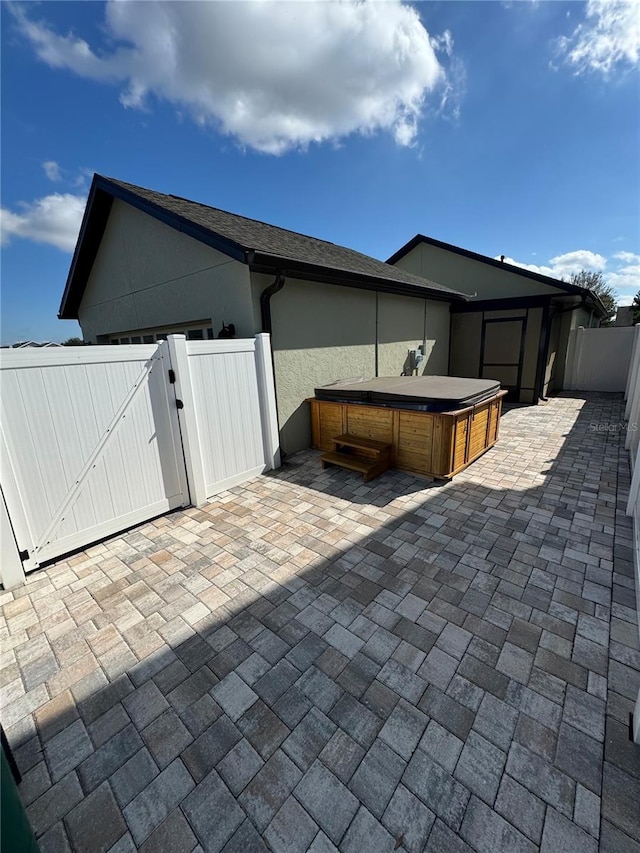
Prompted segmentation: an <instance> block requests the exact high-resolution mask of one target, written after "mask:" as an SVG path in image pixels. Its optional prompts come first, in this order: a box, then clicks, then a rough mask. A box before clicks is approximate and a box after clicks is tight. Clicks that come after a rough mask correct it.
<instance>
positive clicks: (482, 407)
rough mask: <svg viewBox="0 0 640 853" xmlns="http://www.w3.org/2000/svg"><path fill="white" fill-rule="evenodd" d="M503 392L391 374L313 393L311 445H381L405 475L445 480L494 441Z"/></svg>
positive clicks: (483, 383) (457, 380)
mask: <svg viewBox="0 0 640 853" xmlns="http://www.w3.org/2000/svg"><path fill="white" fill-rule="evenodd" d="M506 393H507V392H506V391H501V390H500V384H499V383H498V382H495V381H493V380H487V379H465V378H461V377H457V376H389V377H377V378H375V379H347V380H339V381H337V382H333V383H331V384H330V385H324V386H322V387H320V388H316V389H315V397H313V398H311V399H310V400H309V401H308V402H309V403H310V406H311V430H312V442H313V446H314V447H316V448H318V449H319V450H325V451H332V450H333V449H334V439H335V438H336V437H337V436H340V435H353V436H358V437H360V438H369V439H374V440H375V441H382V442H386V443H388V444H390V445H391V447H392V464H393V465H394V467H396V468H400V469H401V470H403V471H410V472H412V473H417V474H425V475H428V476H430V477H434V478H436V479H450V478H451V477H453V475H454V474H457V473H458V471H461V470H462V469H463V468H465V467H466V466H467V465H469V464H470V463H471V462H473V461H474V460H475V459H477V458H478V457H479V456H481V455H482V454H483V453H484V452H485V451H486V450H488V449H489V448H490V447H492V446H493V445H494V444H495V443H496V441H497V440H498V428H499V423H500V415H501V412H502V398H503V397H504V396H505V395H506Z"/></svg>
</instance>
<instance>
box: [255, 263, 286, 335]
mask: <svg viewBox="0 0 640 853" xmlns="http://www.w3.org/2000/svg"><path fill="white" fill-rule="evenodd" d="M285 281H286V279H285V275H284V273H283V272H282V271H281V270H278V271H277V273H276V277H275V279H274V281H273V283H272V284H270V285H269V286H268V287H265V289H264V290H263V291H262V293H261V294H260V314H261V318H262V331H263V332H268V333H269V334H271V333H272V329H271V297H272V296H273V295H274V293H277V292H278V291H279V290H282V288H283V287H284V283H285Z"/></svg>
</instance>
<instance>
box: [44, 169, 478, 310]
mask: <svg viewBox="0 0 640 853" xmlns="http://www.w3.org/2000/svg"><path fill="white" fill-rule="evenodd" d="M114 198H117V199H120V200H121V201H124V202H126V203H127V204H130V205H132V206H133V207H135V208H137V209H138V210H141V211H143V212H144V213H146V214H148V215H149V216H152V217H154V218H155V219H157V220H159V221H160V222H164V223H165V224H166V225H169V226H170V227H171V228H175V229H176V230H177V231H181V232H182V233H184V234H187V235H189V236H190V237H193V238H194V239H196V240H199V241H200V242H202V243H205V244H207V245H209V246H212V247H213V248H215V249H218V250H219V251H221V252H223V253H224V254H226V255H229V256H230V257H232V258H234V259H235V260H237V261H240V262H241V263H244V264H247V265H248V266H249V267H250V269H252V270H254V271H256V272H276V271H281V272H283V273H284V274H285V275H287V276H289V277H292V278H305V279H312V280H315V281H323V282H327V283H330V284H343V285H348V286H351V287H363V288H368V289H374V290H384V291H388V292H393V293H401V294H405V295H410V296H422V297H428V298H430V299H441V300H442V299H444V300H447V301H452V300H467V299H468V296H467V295H466V294H464V293H459V292H458V291H456V290H453V289H452V288H449V287H444V286H443V285H440V284H436V283H435V282H433V281H429V280H428V279H425V278H422V277H421V276H417V275H413V274H412V273H408V272H405V271H404V270H401V269H398V268H396V267H392V266H391V265H389V264H387V263H385V262H384V261H379V260H377V259H376V258H372V257H370V256H369V255H364V254H362V253H361V252H356V251H354V250H353V249H348V248H346V247H345V246H338V245H337V244H335V243H329V242H328V241H326V240H319V239H317V238H316V237H308V236H307V235H305V234H298V233H297V232H295V231H289V230H287V229H286V228H278V227H277V226H275V225H269V224H268V223H266V222H259V221H258V220H256V219H248V218H247V217H245V216H239V215H237V214H235V213H228V212H227V211H225V210H219V209H218V208H215V207H209V206H208V205H206V204H200V203H198V202H195V201H189V199H185V198H180V197H179V196H174V195H165V194H164V193H159V192H155V191H154V190H149V189H145V188H144V187H138V186H135V185H134V184H127V183H125V182H124V181H118V180H115V179H114V178H106V177H103V176H102V175H94V177H93V182H92V184H91V190H90V191H89V198H88V201H87V206H86V209H85V213H84V218H83V220H82V225H81V228H80V234H79V237H78V242H77V244H76V248H75V252H74V255H73V259H72V261H71V268H70V270H69V275H68V277H67V283H66V286H65V290H64V294H63V296H62V302H61V304H60V311H59V313H58V316H59V317H60V318H61V319H76V318H77V316H78V308H79V306H80V302H81V300H82V295H83V293H84V290H85V287H86V285H87V281H88V279H89V275H90V274H91V269H92V267H93V263H94V261H95V258H96V255H97V252H98V249H99V247H100V241H101V239H102V236H103V234H104V230H105V228H106V225H107V221H108V219H109V213H110V210H111V205H112V203H113V199H114Z"/></svg>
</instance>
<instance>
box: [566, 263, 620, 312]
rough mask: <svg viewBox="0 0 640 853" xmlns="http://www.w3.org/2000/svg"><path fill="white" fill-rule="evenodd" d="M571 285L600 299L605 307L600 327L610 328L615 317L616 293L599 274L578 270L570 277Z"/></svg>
mask: <svg viewBox="0 0 640 853" xmlns="http://www.w3.org/2000/svg"><path fill="white" fill-rule="evenodd" d="M571 284H575V285H577V287H582V288H584V289H585V290H590V291H591V292H592V293H595V294H596V296H599V297H600V301H601V302H602V304H603V305H604V307H605V310H606V312H607V316H606V317H605V318H603V319H602V320H601V321H600V325H601V326H610V325H611V323H612V321H613V318H614V317H615V316H616V309H617V303H616V292H615V290H614V289H613V288H612V287H611V285H609V284H607V280H606V279H605V277H604V276H603V274H602V273H601V272H592V271H590V270H580V272H576V273H573V275H572V276H571Z"/></svg>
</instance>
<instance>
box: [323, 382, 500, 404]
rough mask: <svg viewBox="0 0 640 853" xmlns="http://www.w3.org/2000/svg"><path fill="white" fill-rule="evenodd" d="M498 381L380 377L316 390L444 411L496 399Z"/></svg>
mask: <svg viewBox="0 0 640 853" xmlns="http://www.w3.org/2000/svg"><path fill="white" fill-rule="evenodd" d="M499 390H500V383H499V382H496V381H495V380H494V379H465V378H463V377H460V376H378V377H376V378H375V379H339V380H337V381H336V382H332V383H330V384H329V385H323V386H322V387H320V388H316V389H315V394H316V399H318V400H334V401H336V402H345V403H369V404H370V405H379V406H400V407H402V408H405V407H412V408H413V407H416V408H418V407H419V408H425V407H428V408H430V409H431V408H433V409H437V410H439V411H441V412H445V411H449V410H451V411H453V410H455V409H463V408H465V407H466V406H473V405H475V404H476V403H482V402H483V401H484V400H488V399H489V398H490V397H493V396H495V395H496V394H497V393H498V391H499Z"/></svg>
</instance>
